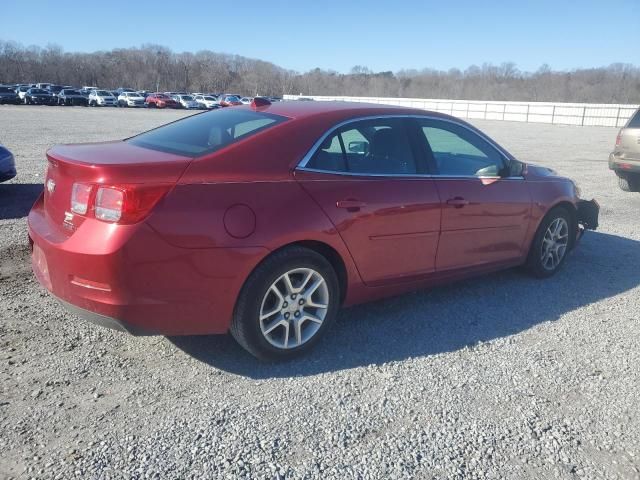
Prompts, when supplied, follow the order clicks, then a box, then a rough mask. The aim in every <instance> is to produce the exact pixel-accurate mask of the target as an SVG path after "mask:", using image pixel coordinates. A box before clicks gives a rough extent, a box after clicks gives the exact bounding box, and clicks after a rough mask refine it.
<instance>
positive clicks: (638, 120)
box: [627, 109, 640, 128]
mask: <svg viewBox="0 0 640 480" xmlns="http://www.w3.org/2000/svg"><path fill="white" fill-rule="evenodd" d="M627 128H640V109H638V110H636V113H635V115H634V116H633V117H631V120H629V123H628V124H627Z"/></svg>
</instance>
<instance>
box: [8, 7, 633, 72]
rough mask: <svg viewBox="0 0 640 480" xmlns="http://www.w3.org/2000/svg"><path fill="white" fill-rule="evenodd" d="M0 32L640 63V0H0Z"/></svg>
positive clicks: (380, 57) (292, 63)
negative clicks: (60, 0) (96, 0)
mask: <svg viewBox="0 0 640 480" xmlns="http://www.w3.org/2000/svg"><path fill="white" fill-rule="evenodd" d="M3 3H4V5H3V7H2V17H3V18H2V20H1V21H0V39H2V40H15V41H17V42H20V43H22V44H24V45H39V46H45V45H47V44H48V43H55V44H57V45H60V46H61V47H63V49H64V50H65V51H85V52H90V51H94V50H110V49H112V48H122V47H131V46H140V45H142V44H144V43H156V44H161V45H164V46H167V47H169V48H171V49H172V50H174V51H177V52H181V51H193V52H195V51H198V50H203V49H208V50H213V51H218V52H225V53H235V54H239V55H244V56H247V57H252V58H260V59H263V60H268V61H271V62H274V63H276V64H278V65H280V66H282V67H285V68H290V69H294V70H298V71H306V70H309V69H312V68H315V67H320V68H323V69H332V70H337V71H340V72H346V71H348V70H350V69H351V67H353V66H354V65H364V66H367V67H369V68H370V69H372V70H374V71H384V70H392V71H397V70H400V69H403V68H416V69H421V68H425V67H430V68H437V69H449V68H452V67H456V68H461V69H464V68H466V67H468V66H469V65H472V64H476V65H481V64H482V63H484V62H489V63H494V64H499V63H502V62H506V61H513V62H515V63H516V64H517V66H518V68H520V69H521V70H526V71H533V70H535V69H537V68H538V67H539V66H540V65H541V64H543V63H548V64H549V65H550V66H551V67H552V68H553V69H558V70H568V69H573V68H578V67H594V66H603V65H609V64H611V63H615V62H623V63H632V64H635V65H639V64H640V53H638V46H639V45H640V28H638V26H637V21H638V19H640V0H607V1H605V0H601V1H593V0H583V1H572V0H555V1H549V0H538V1H535V0H531V1H517V0H516V1H493V2H490V1H482V0H476V1H468V0H458V1H439V2H431V1H422V2H421V1H403V0H396V1H394V2H391V1H388V0H387V1H380V0H369V1H355V0H354V1H351V2H350V1H349V0H342V1H336V0H317V1H314V2H311V1H308V2H305V1H297V2H293V1H289V2H287V1H280V0H270V1H268V2H265V1H246V0H245V1H243V0H236V1H234V2H215V1H211V0H209V1H203V0H182V1H180V2H166V1H162V0H155V1H148V0H137V1H131V0H126V1H125V0H110V1H108V2H90V1H89V2H88V1H86V0H84V1H82V2H79V1H73V0H70V1H65V2H53V1H50V0H30V1H29V2H28V3H23V2H20V1H6V2H3Z"/></svg>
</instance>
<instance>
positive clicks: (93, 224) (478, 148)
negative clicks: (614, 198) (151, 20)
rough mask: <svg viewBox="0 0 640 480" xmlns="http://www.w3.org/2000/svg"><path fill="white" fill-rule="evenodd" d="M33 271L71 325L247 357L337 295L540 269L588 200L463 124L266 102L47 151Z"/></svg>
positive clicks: (589, 216)
mask: <svg viewBox="0 0 640 480" xmlns="http://www.w3.org/2000/svg"><path fill="white" fill-rule="evenodd" d="M47 159H48V166H47V172H46V179H45V188H44V193H43V194H42V196H41V197H40V198H39V199H38V200H37V201H36V203H35V205H34V206H33V209H32V210H31V212H30V214H29V236H30V240H31V243H32V248H33V253H32V264H33V270H34V272H35V275H36V277H37V279H38V280H39V282H40V283H41V284H42V285H44V286H45V287H46V288H47V289H48V290H49V291H50V292H51V293H52V294H53V295H55V296H56V297H57V298H58V299H60V300H61V301H62V302H63V304H64V305H66V306H67V307H68V308H69V309H70V310H71V311H73V312H76V313H77V314H78V315H79V316H80V317H84V318H86V319H88V320H91V321H94V322H96V323H98V324H101V325H103V326H108V327H112V328H115V329H119V330H123V331H127V332H130V333H132V334H136V335H145V334H146V335H148V334H161V335H190V334H219V333H225V332H228V331H230V332H231V333H232V335H233V336H234V337H235V339H236V340H237V341H238V342H239V343H240V344H241V345H242V346H243V347H244V348H246V349H247V350H248V351H249V352H251V353H252V354H253V355H255V356H257V357H259V358H261V359H285V358H289V357H292V356H295V355H297V354H299V353H301V352H304V351H306V350H308V349H309V348H310V347H312V346H313V345H314V344H315V343H316V342H317V341H318V340H319V339H320V338H321V337H322V335H323V334H324V332H325V331H326V330H327V329H328V328H329V327H330V325H331V324H332V323H333V322H334V320H335V318H336V314H337V312H338V309H339V308H340V306H342V305H353V304H357V303H361V302H366V301H371V300H374V299H378V298H382V297H386V296H390V295H395V294H399V293H402V292H406V291H409V290H415V289H419V288H423V287H428V286H432V285H437V284H440V283H443V282H450V281H452V280H456V279H462V278H466V277H469V276H473V275H479V274H484V273H488V272H492V271H496V270H500V269H504V268H509V267H515V266H522V265H523V266H526V268H527V269H528V270H529V271H530V272H531V273H532V274H533V275H535V276H537V277H548V276H550V275H553V274H554V273H556V272H557V271H558V270H559V269H560V268H561V267H562V265H563V263H564V262H565V260H566V258H567V255H568V254H569V252H570V251H571V249H572V248H573V247H574V246H575V245H576V243H577V241H578V239H579V238H580V236H581V234H582V233H583V231H584V229H585V228H590V229H594V228H596V227H597V222H598V210H599V207H598V205H597V203H596V202H595V201H585V200H581V199H580V198H579V192H578V189H577V187H576V186H575V184H574V183H573V182H572V181H571V180H569V179H566V178H563V177H560V176H558V175H556V174H555V173H554V172H553V171H551V170H549V169H547V168H542V167H537V166H534V165H527V164H524V163H522V162H520V161H518V160H517V159H516V158H514V157H513V156H512V155H511V154H509V152H507V151H506V150H505V149H504V148H502V147H501V146H499V145H498V144H497V143H496V142H494V141H493V140H491V139H490V138H489V137H487V136H486V135H485V134H483V133H482V132H481V131H479V130H478V129H476V128H474V127H473V126H471V125H469V124H468V123H465V122H463V121H462V120H459V119H456V118H453V117H450V116H447V115H443V114H439V113H431V112H426V111H422V110H416V109H407V108H400V107H390V106H381V105H367V104H350V103H332V102H278V103H274V104H273V105H272V104H270V103H269V101H268V100H265V99H255V100H254V101H253V103H252V104H251V105H245V106H241V107H237V108H229V109H226V108H225V109H221V110H216V111H212V112H206V113H202V114H198V115H193V116H191V117H188V118H186V119H182V120H179V121H177V122H174V123H170V124H168V125H165V126H162V127H160V128H157V129H155V130H151V131H148V132H146V133H142V134H140V135H137V136H134V137H131V138H128V139H125V140H122V141H115V142H106V143H93V144H78V145H59V146H56V147H53V148H52V149H51V150H49V151H48V152H47Z"/></svg>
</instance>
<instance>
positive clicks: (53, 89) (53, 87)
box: [47, 85, 64, 97]
mask: <svg viewBox="0 0 640 480" xmlns="http://www.w3.org/2000/svg"><path fill="white" fill-rule="evenodd" d="M63 88H64V87H63V86H62V85H49V86H48V87H47V90H49V92H50V93H51V95H53V96H54V97H57V96H58V93H60V92H61V91H62V89H63Z"/></svg>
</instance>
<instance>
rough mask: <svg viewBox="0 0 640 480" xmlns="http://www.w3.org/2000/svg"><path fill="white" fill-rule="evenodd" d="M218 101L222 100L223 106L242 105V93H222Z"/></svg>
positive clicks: (221, 104)
mask: <svg viewBox="0 0 640 480" xmlns="http://www.w3.org/2000/svg"><path fill="white" fill-rule="evenodd" d="M218 101H219V102H220V106H221V107H233V106H236V105H242V102H241V101H240V95H231V94H225V95H220V96H219V97H218Z"/></svg>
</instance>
